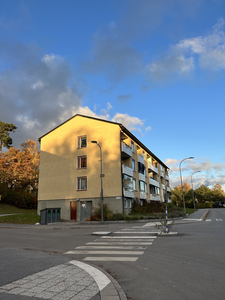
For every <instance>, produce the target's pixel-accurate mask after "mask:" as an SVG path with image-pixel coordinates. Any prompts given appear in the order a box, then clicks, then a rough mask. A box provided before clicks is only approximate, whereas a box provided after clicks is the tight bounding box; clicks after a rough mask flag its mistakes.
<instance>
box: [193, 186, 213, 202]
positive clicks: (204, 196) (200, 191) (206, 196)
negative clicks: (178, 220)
mask: <svg viewBox="0 0 225 300" xmlns="http://www.w3.org/2000/svg"><path fill="white" fill-rule="evenodd" d="M195 198H197V200H198V202H199V203H205V202H206V201H208V202H210V201H211V199H212V191H211V190H210V188H208V187H207V186H205V185H204V184H202V185H201V186H200V187H199V188H197V189H196V190H195Z"/></svg>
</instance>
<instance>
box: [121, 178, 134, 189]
mask: <svg viewBox="0 0 225 300" xmlns="http://www.w3.org/2000/svg"><path fill="white" fill-rule="evenodd" d="M123 186H124V188H125V190H126V191H133V177H130V176H128V175H125V174H124V175H123Z"/></svg>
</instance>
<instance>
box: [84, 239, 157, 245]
mask: <svg viewBox="0 0 225 300" xmlns="http://www.w3.org/2000/svg"><path fill="white" fill-rule="evenodd" d="M152 241H153V240H152ZM86 245H146V246H147V245H152V243H148V242H147V243H144V242H143V243H142V242H115V241H113V242H109V243H107V242H90V243H86Z"/></svg>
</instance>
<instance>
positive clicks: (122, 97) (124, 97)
mask: <svg viewBox="0 0 225 300" xmlns="http://www.w3.org/2000/svg"><path fill="white" fill-rule="evenodd" d="M117 99H118V101H119V102H121V103H123V102H127V101H129V100H130V99H132V95H131V94H126V95H118V96H117Z"/></svg>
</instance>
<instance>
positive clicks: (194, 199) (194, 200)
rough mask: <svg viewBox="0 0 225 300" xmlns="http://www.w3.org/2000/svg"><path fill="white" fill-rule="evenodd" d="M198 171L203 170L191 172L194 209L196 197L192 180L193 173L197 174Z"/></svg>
mask: <svg viewBox="0 0 225 300" xmlns="http://www.w3.org/2000/svg"><path fill="white" fill-rule="evenodd" d="M198 172H201V171H195V172H193V173H192V174H191V186H192V192H193V203H194V210H195V197H194V189H193V182H192V175H193V174H195V173H198Z"/></svg>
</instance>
